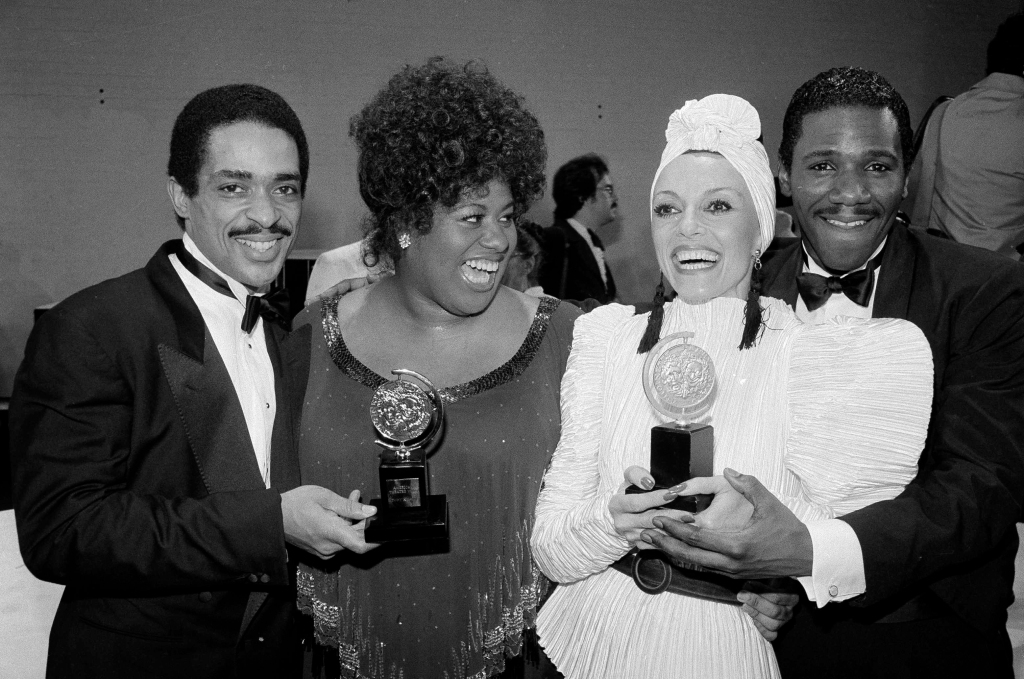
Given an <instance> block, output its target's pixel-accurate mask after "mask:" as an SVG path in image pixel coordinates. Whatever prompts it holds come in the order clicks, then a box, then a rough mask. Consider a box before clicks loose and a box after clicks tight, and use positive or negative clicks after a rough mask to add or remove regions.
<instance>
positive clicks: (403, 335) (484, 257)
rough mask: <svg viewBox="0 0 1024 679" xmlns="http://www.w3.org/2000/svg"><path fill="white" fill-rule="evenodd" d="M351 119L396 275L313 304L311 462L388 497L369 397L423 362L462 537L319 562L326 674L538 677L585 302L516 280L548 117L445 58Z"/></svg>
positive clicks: (310, 569) (334, 480)
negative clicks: (569, 387) (545, 557)
mask: <svg viewBox="0 0 1024 679" xmlns="http://www.w3.org/2000/svg"><path fill="white" fill-rule="evenodd" d="M350 135H351V136H352V137H353V139H354V141H355V143H356V145H357V147H358V148H359V188H360V193H361V195H362V196H363V199H364V200H365V202H366V203H367V205H368V206H369V208H370V212H371V217H370V220H369V228H368V234H367V239H366V240H367V242H368V244H369V250H370V253H371V254H372V255H373V256H374V257H376V258H378V259H382V260H384V261H385V262H386V263H387V264H388V265H389V266H391V267H393V269H394V275H393V276H390V277H388V278H385V279H383V280H381V281H380V282H378V283H375V284H374V285H372V286H368V287H363V288H360V289H358V290H356V291H355V292H352V293H350V294H348V295H346V296H344V297H335V298H332V299H328V300H325V301H323V302H322V303H321V304H319V305H315V306H311V307H309V308H307V309H306V310H305V311H304V312H303V314H302V315H301V316H300V317H299V319H298V320H297V322H298V323H309V324H311V325H312V326H313V328H312V329H313V333H312V335H313V339H312V356H311V366H310V376H309V383H308V388H307V393H306V400H305V404H304V410H303V424H302V430H301V443H300V452H301V458H302V478H303V480H304V482H305V483H313V484H317V485H321V486H325V487H327V488H331V489H349V488H357V489H361V490H362V492H363V493H364V495H365V500H366V501H368V500H369V498H371V497H375V496H377V495H378V493H379V490H378V466H379V461H380V458H379V452H380V450H381V449H380V447H379V446H377V445H375V443H374V440H375V438H377V437H376V435H375V432H374V428H373V426H372V425H371V422H370V407H369V406H370V398H371V396H372V394H373V392H374V390H375V389H376V388H377V387H378V386H380V385H381V384H384V383H385V382H386V381H388V380H391V379H394V376H393V375H392V373H391V371H392V370H393V369H395V368H405V369H409V370H413V371H416V372H417V373H420V374H421V375H424V376H425V377H426V378H427V379H429V380H430V381H431V382H432V384H433V385H434V386H435V387H436V388H437V389H438V391H439V393H440V396H441V399H442V400H443V402H444V406H445V408H444V409H445V423H444V428H443V430H442V432H441V434H439V435H438V437H437V438H436V439H434V443H433V446H432V448H431V449H430V451H429V475H430V485H431V492H432V493H435V494H445V495H447V499H448V506H449V532H450V538H449V549H448V551H447V552H441V553H430V552H431V547H430V545H429V543H428V544H426V545H421V546H414V547H412V548H408V547H403V546H402V545H401V543H398V544H396V543H385V544H384V545H382V546H380V547H378V548H376V549H373V550H372V551H369V552H368V553H366V554H363V555H360V554H356V553H354V552H344V553H342V554H341V555H339V556H337V557H335V558H334V559H332V560H330V561H325V562H322V563H317V564H310V563H305V564H301V565H300V566H299V573H298V577H299V607H300V609H301V610H303V611H304V612H306V613H307V614H309V615H311V616H312V618H313V625H314V629H315V637H316V642H317V644H318V648H319V649H320V650H319V652H318V653H315V654H314V662H313V665H314V674H315V675H316V676H321V674H326V675H328V676H330V675H341V676H345V677H372V678H374V679H378V678H399V677H401V678H403V679H414V678H417V677H424V678H430V679H434V678H441V677H447V678H449V679H463V678H464V677H481V678H482V677H490V676H496V675H501V676H508V677H512V676H523V675H524V673H525V674H526V675H531V674H532V675H537V676H539V674H538V672H539V668H538V664H539V662H540V660H541V659H540V658H539V657H538V656H539V649H537V647H536V644H535V642H534V645H533V647H532V653H530V652H527V653H525V654H524V653H522V648H523V645H524V643H523V638H524V636H527V637H528V638H529V635H530V634H531V633H532V632H531V630H532V627H533V623H534V617H535V612H536V609H537V604H538V599H539V597H540V595H541V583H542V582H545V581H544V580H543V578H542V576H540V575H539V573H538V572H537V570H536V567H535V566H534V565H533V561H532V556H531V552H530V546H529V532H530V530H531V528H532V520H533V509H534V506H535V504H536V498H537V492H538V489H539V486H540V480H541V476H542V475H543V472H544V469H545V467H546V465H547V463H548V461H549V460H550V456H551V453H552V451H553V450H554V446H555V444H556V442H557V440H558V433H559V425H560V422H559V412H558V390H559V383H560V380H561V376H562V373H563V372H564V369H565V362H566V360H567V358H568V352H569V345H570V341H571V333H572V324H573V321H574V320H575V318H576V316H578V315H579V311H578V310H577V309H576V308H575V307H572V306H571V305H568V304H561V303H560V302H559V301H558V300H555V299H552V298H543V299H538V298H536V297H531V296H527V295H524V294H522V293H519V292H517V291H514V290H512V289H510V288H508V287H504V286H502V285H501V284H500V281H501V277H502V274H503V272H504V270H505V268H506V266H507V263H508V260H509V258H510V257H511V255H512V253H513V252H514V250H515V246H516V230H515V220H516V219H517V218H518V217H519V216H520V215H521V214H522V213H524V212H525V211H526V209H527V207H528V206H529V204H530V203H531V202H532V201H533V200H535V199H536V198H538V197H539V196H540V195H541V194H542V192H543V187H544V166H545V156H546V150H545V146H544V138H543V133H542V132H541V130H540V127H539V125H538V123H537V120H536V118H535V117H534V116H533V115H532V114H531V113H530V112H529V111H528V110H526V109H525V107H524V105H523V101H522V99H521V97H519V96H518V95H517V94H515V93H514V92H512V91H510V90H508V89H507V88H505V87H504V86H503V85H501V83H499V82H498V81H496V80H495V79H494V78H493V77H492V76H491V75H489V74H488V73H487V72H486V71H484V70H482V69H481V68H479V67H475V66H474V65H473V64H469V65H467V66H465V67H462V66H456V65H452V64H450V63H446V62H444V61H442V60H438V59H435V60H431V61H430V62H428V63H427V64H426V65H425V66H422V67H418V68H413V67H406V68H405V69H404V70H402V71H401V72H400V73H398V74H397V75H395V76H394V77H393V78H392V79H391V80H390V82H389V83H388V85H387V86H386V87H385V88H384V89H383V90H382V91H381V92H380V93H379V94H378V95H377V96H376V97H375V98H374V99H373V101H371V102H370V104H368V105H367V106H366V107H365V108H364V109H363V110H362V112H361V113H359V114H358V115H356V116H355V117H354V118H353V119H352V121H351V124H350ZM530 650H531V649H530V647H529V646H527V651H530ZM524 655H526V656H528V657H526V658H525V659H524V658H523V656H524ZM548 667H550V665H549V664H548Z"/></svg>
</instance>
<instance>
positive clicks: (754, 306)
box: [740, 249, 764, 349]
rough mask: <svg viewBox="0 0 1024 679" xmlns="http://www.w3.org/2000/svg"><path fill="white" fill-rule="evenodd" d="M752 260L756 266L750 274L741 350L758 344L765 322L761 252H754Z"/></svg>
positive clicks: (758, 250)
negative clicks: (762, 315)
mask: <svg viewBox="0 0 1024 679" xmlns="http://www.w3.org/2000/svg"><path fill="white" fill-rule="evenodd" d="M751 259H752V260H754V266H753V271H751V272H750V292H749V293H747V306H746V308H745V309H744V316H743V338H742V339H741V340H740V349H750V348H751V347H753V346H754V344H756V343H757V336H758V335H759V334H760V333H761V326H762V324H763V322H764V321H763V319H762V317H761V250H760V249H757V250H754V254H753V255H752V256H751Z"/></svg>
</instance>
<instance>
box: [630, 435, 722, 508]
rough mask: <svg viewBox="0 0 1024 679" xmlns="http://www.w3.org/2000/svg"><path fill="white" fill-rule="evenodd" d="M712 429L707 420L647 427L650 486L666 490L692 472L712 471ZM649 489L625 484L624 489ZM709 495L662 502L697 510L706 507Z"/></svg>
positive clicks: (688, 476) (713, 450)
mask: <svg viewBox="0 0 1024 679" xmlns="http://www.w3.org/2000/svg"><path fill="white" fill-rule="evenodd" d="M714 432H715V430H714V429H713V428H712V427H711V425H707V424H685V425H684V424H662V425H659V426H657V427H652V428H651V476H653V477H654V488H652V489H651V491H653V490H668V489H669V488H672V487H673V486H676V485H678V484H680V483H682V482H683V481H686V480H688V479H691V478H693V477H694V476H713V475H714V453H715V433H714ZM651 491H647V490H644V489H642V488H638V487H636V486H628V487H627V488H626V493H627V494H629V495H632V494H635V493H649V492H651ZM713 498H714V496H713V495H688V496H685V497H677V498H676V499H675V500H673V501H672V502H669V503H668V504H665V505H662V507H664V508H667V509H681V510H683V511H686V512H693V513H696V512H699V511H702V510H704V509H707V508H708V505H710V504H711V500H712V499H713Z"/></svg>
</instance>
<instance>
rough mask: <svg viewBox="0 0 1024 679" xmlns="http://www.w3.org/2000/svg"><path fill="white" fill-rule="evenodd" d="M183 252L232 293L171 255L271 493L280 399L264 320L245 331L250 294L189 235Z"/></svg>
mask: <svg viewBox="0 0 1024 679" xmlns="http://www.w3.org/2000/svg"><path fill="white" fill-rule="evenodd" d="M182 241H183V242H184V244H185V249H186V250H187V251H188V252H189V253H191V254H192V256H193V257H195V258H196V260H198V261H199V262H200V263H201V264H203V265H205V266H206V267H208V268H209V269H210V270H211V271H213V272H214V273H216V274H217V275H218V276H220V277H222V278H223V279H224V280H225V281H226V282H227V284H228V287H229V288H231V292H233V293H234V297H228V296H227V295H225V294H223V293H221V292H218V291H217V290H214V289H213V288H211V287H210V286H208V285H207V284H206V283H204V282H202V281H201V280H199V279H198V278H196V277H195V276H193V275H192V273H191V272H189V270H188V269H186V268H185V267H184V266H183V265H182V263H181V262H180V261H178V258H177V257H176V256H174V255H171V256H170V257H169V258H168V259H170V260H171V266H173V267H174V270H175V271H176V272H177V273H178V277H179V278H181V282H182V283H184V284H185V289H187V290H188V294H189V295H191V297H192V299H193V301H195V303H196V306H198V307H199V313H200V314H202V316H203V321H204V322H205V323H206V327H207V329H208V330H209V331H210V335H211V336H212V337H213V343H214V345H216V347H217V351H218V352H220V357H221V359H222V360H223V361H224V365H225V366H226V367H227V369H228V375H229V376H230V377H231V384H232V385H233V386H234V387H235V394H236V395H237V396H238V402H239V404H241V406H242V414H243V415H245V425H246V427H247V428H248V430H249V439H250V440H251V441H252V447H253V450H254V451H256V462H257V464H259V467H260V474H261V475H262V476H263V482H264V483H265V484H266V486H267V488H269V487H270V443H271V440H272V438H273V432H274V416H275V415H276V414H277V398H276V397H275V395H274V365H273V364H272V363H271V362H270V354H269V353H268V352H267V340H266V336H265V335H264V333H263V319H262V318H260V319H259V320H257V321H256V325H255V326H254V327H253V329H252V332H249V333H245V332H242V316H243V315H244V314H245V300H246V298H247V297H248V295H249V292H248V290H246V288H245V286H244V285H242V284H241V283H239V282H238V281H236V280H234V279H232V278H231V277H230V276H226V275H225V274H224V272H223V271H221V270H220V269H218V268H217V267H216V266H214V265H213V264H212V263H211V262H210V260H209V259H207V258H206V256H205V255H204V254H203V253H202V252H200V250H199V248H198V247H197V246H196V244H195V243H194V242H193V241H192V239H191V238H190V237H189V235H188V234H187V233H186V234H184V235H183V236H182Z"/></svg>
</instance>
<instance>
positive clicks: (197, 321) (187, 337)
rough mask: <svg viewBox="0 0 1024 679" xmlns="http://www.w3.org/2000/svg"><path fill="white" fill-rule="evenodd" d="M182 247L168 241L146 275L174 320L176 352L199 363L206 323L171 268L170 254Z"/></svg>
mask: <svg viewBox="0 0 1024 679" xmlns="http://www.w3.org/2000/svg"><path fill="white" fill-rule="evenodd" d="M184 247H185V246H184V245H183V244H182V242H181V240H180V239H179V240H171V241H167V242H166V243H164V244H163V245H161V246H160V249H159V250H157V252H156V254H155V255H153V258H152V259H150V260H149V263H148V264H146V274H147V275H148V276H149V278H150V280H151V281H152V282H153V287H155V288H156V289H157V292H159V293H160V296H161V297H163V298H164V301H165V302H166V303H167V309H168V310H169V311H170V312H171V317H172V318H173V319H174V326H175V328H177V331H178V349H180V350H181V351H182V352H184V353H185V354H186V355H187V356H190V357H191V358H193V359H194V360H196V361H199V362H200V363H201V362H202V361H203V347H204V346H205V343H206V324H205V323H204V322H203V315H202V314H201V313H199V307H197V306H196V303H195V302H194V301H193V300H192V296H191V295H189V294H188V290H187V289H186V288H185V284H184V283H182V282H181V278H179V277H178V272H177V271H175V270H174V267H173V266H171V262H170V260H169V259H168V256H169V255H172V254H176V253H177V252H178V251H180V250H182V249H183V248H184Z"/></svg>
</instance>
